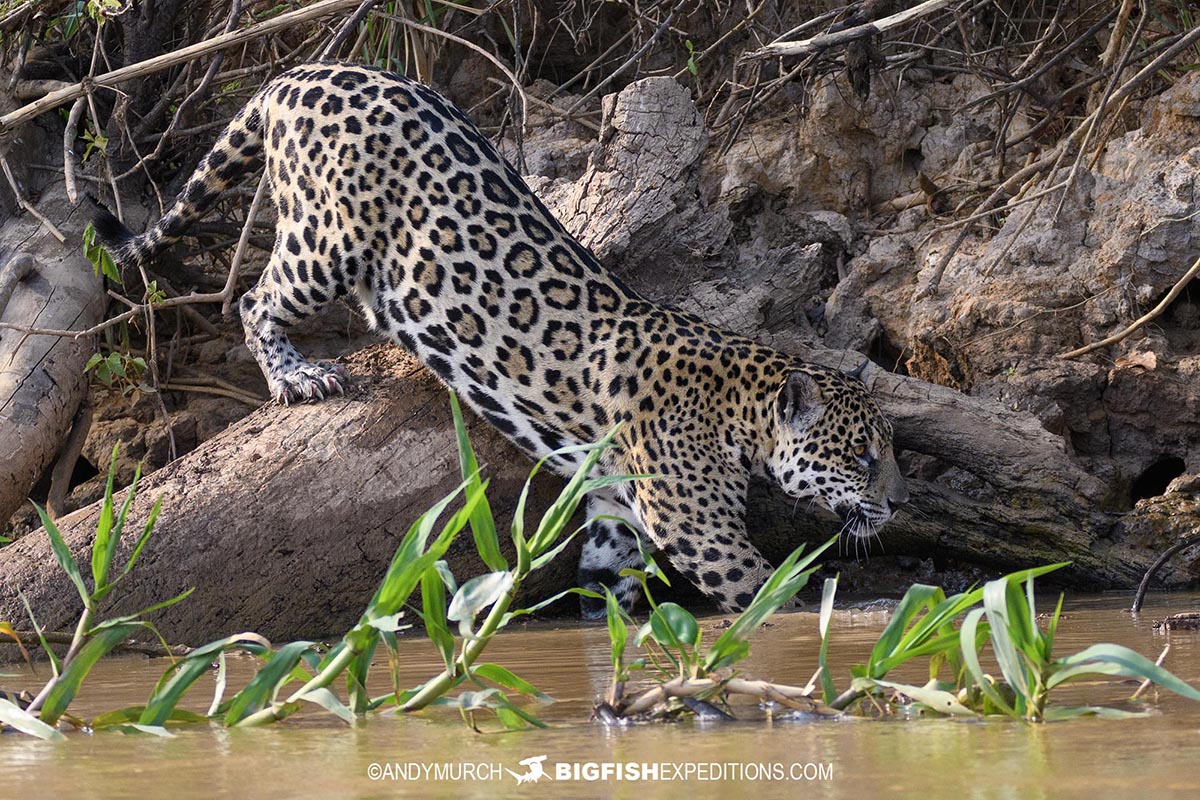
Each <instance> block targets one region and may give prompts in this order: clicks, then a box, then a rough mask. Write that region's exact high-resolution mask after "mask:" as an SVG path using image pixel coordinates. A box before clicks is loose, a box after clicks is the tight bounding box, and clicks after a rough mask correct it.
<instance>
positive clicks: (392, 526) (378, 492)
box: [0, 346, 1198, 644]
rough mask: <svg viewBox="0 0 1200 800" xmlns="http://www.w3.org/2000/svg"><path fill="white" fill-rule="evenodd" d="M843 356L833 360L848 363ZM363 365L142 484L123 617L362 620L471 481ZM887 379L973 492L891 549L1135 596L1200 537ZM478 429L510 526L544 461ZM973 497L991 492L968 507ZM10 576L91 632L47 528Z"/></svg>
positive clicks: (912, 527)
mask: <svg viewBox="0 0 1200 800" xmlns="http://www.w3.org/2000/svg"><path fill="white" fill-rule="evenodd" d="M843 355H844V354H834V353H830V352H825V353H821V354H819V355H818V358H819V359H820V360H822V361H830V362H832V363H837V359H838V358H840V357H842V356H843ZM347 366H348V368H349V370H350V371H351V373H352V374H353V375H354V376H355V378H356V388H355V391H354V392H353V393H352V394H351V396H349V397H347V398H344V399H341V398H339V399H335V400H332V401H327V402H325V403H322V404H317V405H309V406H298V407H292V408H287V409H281V408H278V407H274V406H270V407H266V408H263V409H260V410H259V411H257V412H255V413H254V414H252V415H250V416H249V417H247V418H246V419H244V420H242V421H241V422H239V423H237V424H235V425H233V426H232V427H231V428H229V429H228V430H226V431H225V432H224V433H222V434H221V435H219V436H217V437H216V438H214V439H212V440H210V441H208V442H206V443H205V444H204V445H202V446H201V447H200V448H199V449H198V450H196V451H195V452H193V453H192V454H190V455H188V456H186V457H184V458H182V459H180V460H179V461H176V462H174V463H173V464H171V465H169V466H167V467H165V468H163V469H161V470H159V471H157V472H155V473H154V474H153V475H151V476H150V477H149V478H148V479H147V480H146V481H144V483H143V487H142V489H141V491H140V492H139V495H138V499H137V501H136V503H135V504H134V506H133V510H132V512H131V516H130V520H131V521H132V524H131V526H130V531H129V532H128V533H127V537H126V538H127V541H126V542H125V546H126V547H128V546H129V545H130V544H131V543H132V542H131V540H132V539H133V538H134V537H136V535H137V530H134V528H135V527H136V526H137V524H138V523H140V521H141V520H144V519H145V518H146V516H147V514H148V513H149V510H150V506H151V505H152V504H153V502H154V499H155V498H156V497H157V496H159V495H163V497H164V501H163V511H162V514H161V516H160V517H159V520H158V525H157V530H156V533H155V535H154V538H153V540H152V544H151V545H150V546H149V547H148V548H147V550H146V551H145V553H144V554H143V555H142V558H141V561H140V562H139V566H138V568H137V569H136V570H135V571H134V573H133V574H132V575H131V578H130V579H129V580H128V582H127V584H125V585H123V586H122V591H120V592H118V594H119V595H120V597H119V600H118V601H117V605H116V606H115V607H114V608H113V609H111V611H112V612H113V613H122V612H130V611H133V610H135V609H137V608H140V607H144V606H146V605H150V604H151V603H154V602H157V601H159V600H162V599H164V598H166V597H170V596H172V595H174V594H177V593H179V592H180V591H183V590H184V589H186V588H188V587H195V588H196V592H195V594H193V595H192V597H190V598H189V599H188V600H187V601H186V602H184V603H182V604H180V605H177V606H173V607H171V608H169V609H167V610H166V611H164V612H162V613H161V614H160V615H159V617H158V619H157V620H156V622H157V624H158V625H159V627H160V629H161V630H162V631H163V633H164V635H165V636H166V637H167V638H168V640H170V641H172V642H185V643H193V644H194V643H196V642H199V641H204V640H207V639H211V638H215V637H217V636H220V635H225V634H228V633H230V632H231V631H233V630H234V629H254V630H258V631H260V632H262V633H263V634H264V635H267V636H269V637H272V638H274V637H300V636H310V637H311V636H313V635H318V634H322V633H336V632H337V631H339V630H341V629H343V628H345V627H347V626H349V625H350V624H352V623H353V621H354V619H355V618H356V617H357V615H358V614H359V613H360V612H361V609H362V606H363V604H364V603H365V602H366V600H367V598H368V597H369V596H370V594H371V592H372V591H373V589H374V587H375V584H376V582H377V581H378V579H379V577H380V576H381V575H382V574H383V571H384V569H385V568H386V564H387V562H388V559H389V558H390V556H391V554H392V552H393V550H394V548H395V545H396V544H397V542H398V541H399V538H400V537H401V536H402V535H403V534H404V532H405V531H406V530H407V528H408V526H409V525H410V524H411V522H412V521H413V520H414V519H415V518H416V517H417V516H418V515H419V514H420V513H421V512H422V511H423V510H424V509H425V508H426V507H428V506H429V505H431V504H432V502H433V501H434V500H436V499H437V498H439V497H441V496H442V495H444V494H445V493H446V492H448V491H450V490H451V489H452V488H453V487H454V486H455V485H457V483H458V482H459V479H460V478H459V468H458V463H457V454H456V451H455V445H454V435H453V430H452V426H451V424H450V417H449V406H448V402H447V399H446V393H445V391H444V389H443V388H442V387H441V385H440V384H438V383H437V382H436V381H435V380H434V379H433V378H432V377H431V376H430V375H429V373H427V372H425V371H424V370H423V369H421V367H420V366H419V365H418V364H417V363H416V362H415V361H413V360H412V359H411V358H410V357H409V356H407V355H405V354H403V353H402V352H401V351H399V350H397V349H395V348H393V347H390V346H379V347H374V348H370V349H368V350H366V351H363V352H361V353H359V354H357V355H355V356H353V357H352V358H350V359H349V361H348V364H347ZM876 384H877V385H876V391H878V392H879V394H880V396H881V398H882V399H883V402H884V404H885V408H886V410H887V412H888V413H889V414H890V415H891V416H892V418H893V419H894V420H895V421H896V426H897V438H898V441H899V444H900V446H901V447H902V448H904V449H905V450H909V451H913V452H919V453H930V454H933V455H935V456H936V457H937V458H938V459H940V460H943V461H945V462H946V463H949V464H952V465H953V466H954V468H956V469H958V470H961V475H960V476H959V477H957V478H952V479H946V475H943V476H940V477H939V478H938V479H937V480H933V481H925V480H913V481H911V488H912V494H913V501H912V512H911V513H906V514H902V515H901V516H900V518H898V520H897V521H896V522H894V523H892V524H890V525H889V526H888V527H887V528H886V529H885V530H884V533H883V536H884V541H885V546H886V549H887V551H888V552H889V553H897V552H899V553H911V554H929V553H935V552H941V553H943V554H944V555H948V556H951V557H955V558H961V559H965V560H968V561H974V562H977V563H983V564H987V565H989V566H990V567H1009V566H1011V567H1014V568H1015V567H1019V566H1032V565H1035V564H1041V563H1047V562H1051V561H1061V560H1071V561H1073V562H1074V566H1073V567H1072V568H1071V571H1070V573H1069V575H1070V577H1072V578H1074V579H1075V580H1077V581H1079V582H1084V581H1086V582H1087V584H1088V585H1089V586H1091V587H1093V588H1095V587H1100V586H1129V585H1132V584H1133V583H1135V582H1136V580H1137V578H1138V577H1139V576H1140V575H1141V573H1142V572H1143V571H1144V569H1145V568H1146V567H1147V566H1148V565H1149V564H1150V562H1151V561H1153V558H1154V556H1155V554H1156V552H1157V550H1156V548H1157V545H1158V543H1160V542H1164V541H1167V540H1169V539H1171V538H1172V537H1176V536H1178V535H1181V534H1183V533H1184V532H1185V531H1186V530H1190V529H1191V528H1192V527H1193V525H1192V523H1191V522H1190V521H1189V516H1190V518H1191V519H1192V520H1194V519H1195V515H1196V514H1197V511H1198V509H1197V508H1196V507H1195V501H1194V500H1193V501H1192V506H1191V507H1189V508H1186V509H1185V508H1183V507H1182V506H1183V501H1182V500H1180V499H1178V498H1177V499H1174V500H1167V499H1164V500H1163V501H1162V504H1161V505H1162V507H1161V508H1156V509H1155V511H1156V512H1165V511H1166V510H1167V505H1169V504H1171V503H1174V504H1175V506H1176V507H1175V508H1174V510H1175V511H1176V512H1177V513H1175V514H1174V515H1170V514H1167V513H1161V514H1158V513H1155V514H1149V513H1140V514H1137V515H1132V516H1115V515H1108V514H1104V513H1102V512H1099V511H1096V510H1095V509H1097V508H1098V507H1099V504H1100V503H1101V502H1102V501H1103V495H1104V491H1105V490H1104V486H1103V484H1101V483H1100V482H1099V481H1096V480H1095V479H1094V478H1092V477H1090V476H1089V475H1087V474H1085V473H1083V472H1082V471H1081V470H1080V469H1079V468H1078V467H1076V466H1075V465H1074V464H1073V463H1072V461H1071V460H1070V459H1069V458H1068V457H1067V456H1066V455H1065V454H1064V453H1063V451H1062V446H1061V444H1060V443H1059V442H1058V441H1056V440H1055V438H1054V437H1053V436H1051V435H1050V434H1047V433H1045V432H1044V431H1042V430H1041V428H1040V427H1038V425H1037V423H1036V422H1035V421H1033V419H1032V418H1031V417H1028V416H1026V415H1023V414H1016V413H1011V412H1005V411H1004V409H1002V408H1000V407H998V406H997V405H996V404H993V403H991V402H984V401H977V400H972V399H970V398H967V397H964V396H962V395H960V394H958V393H957V392H955V391H953V390H950V389H944V388H941V387H936V386H930V385H928V384H924V383H922V382H920V381H917V380H915V379H911V378H901V377H896V376H891V375H881V376H879V377H878V378H877V379H876ZM470 431H471V436H472V439H473V441H474V443H475V446H476V448H477V450H478V453H479V457H480V462H481V465H482V467H483V470H484V472H485V473H486V474H487V475H488V476H489V477H490V478H491V491H490V496H491V497H492V498H493V502H494V508H495V511H496V514H497V521H498V524H500V525H501V526H502V530H503V529H506V526H507V524H508V521H509V520H510V519H511V514H512V511H513V503H514V501H515V499H516V498H517V496H518V494H519V491H520V488H521V486H522V484H523V481H524V479H525V475H526V473H527V471H528V469H529V466H530V464H529V461H528V460H527V459H526V458H524V457H523V456H521V455H520V454H519V453H518V452H517V451H516V450H515V449H514V448H513V447H512V446H511V445H510V444H508V442H507V441H506V440H504V439H503V438H502V437H501V436H500V435H499V434H498V433H496V432H495V431H494V430H492V429H491V428H490V427H488V426H487V425H485V424H483V423H480V422H479V421H478V420H474V419H473V420H472V422H471V425H470ZM968 475H976V476H987V478H988V480H987V482H986V483H985V482H984V481H983V480H976V481H974V482H972V481H970V480H969V479H968V477H967V476H968ZM967 484H972V485H973V486H974V487H975V494H976V496H974V497H971V496H967V495H966V494H965V493H964V490H963V489H962V487H963V486H965V485H967ZM556 486H557V481H555V480H554V479H552V478H546V479H544V480H542V481H539V482H537V483H536V489H537V491H536V492H535V497H534V501H535V502H534V508H533V509H531V514H536V513H539V511H540V509H541V508H542V507H544V504H545V503H546V501H547V500H548V499H549V498H551V497H552V496H553V494H554V493H555V491H556ZM956 487H957V488H956ZM980 487H986V488H980ZM1169 497H1174V496H1169ZM98 513H99V509H98V508H97V507H96V506H90V507H88V508H86V509H82V510H80V511H78V512H75V513H74V514H71V515H68V516H67V517H65V518H63V519H62V520H60V528H61V529H62V530H63V533H64V535H65V537H66V539H67V541H68V543H69V544H70V545H71V546H72V549H73V550H75V552H76V557H77V558H83V557H85V553H86V547H87V545H88V543H89V542H90V540H91V536H92V531H93V530H94V529H95V524H96V519H97V516H98ZM749 522H750V528H751V531H752V535H753V537H754V538H755V539H756V542H757V543H758V544H759V545H760V546H761V547H762V548H763V549H764V551H765V552H767V553H768V554H769V555H772V556H774V557H776V558H777V557H778V556H779V554H782V553H785V552H787V551H789V550H791V549H792V548H794V547H795V546H796V545H797V544H798V543H799V542H800V541H803V540H811V541H822V540H824V539H826V538H828V537H829V536H830V535H831V533H832V532H833V531H835V530H836V529H837V523H836V522H835V521H833V520H831V519H828V518H824V517H820V516H810V515H808V514H804V513H801V514H794V513H793V501H791V500H790V499H788V498H786V497H784V496H781V495H780V494H779V493H778V492H777V491H775V490H772V489H770V488H769V487H766V486H763V485H756V486H755V487H754V488H753V490H752V493H751V503H750V511H749ZM1147 544H1153V545H1154V546H1151V547H1147V546H1146V545H1147ZM576 556H577V551H573V552H567V553H564V554H563V556H562V557H561V558H560V559H559V560H558V561H557V562H556V563H555V564H554V566H553V568H548V569H547V570H546V571H544V572H541V573H538V577H539V581H538V583H537V584H536V585H533V586H530V587H529V592H530V597H531V598H540V597H542V596H546V595H548V594H550V593H551V592H554V591H558V590H560V589H563V588H566V587H568V586H570V585H573V581H574V569H575V560H576ZM448 560H449V562H450V566H451V569H452V570H453V571H454V573H455V575H456V576H457V577H458V578H459V579H460V581H461V580H465V579H466V578H468V577H470V576H472V575H475V574H478V573H479V572H481V571H483V570H484V567H483V565H482V563H481V562H480V561H479V560H478V558H477V557H476V556H475V554H474V552H473V543H472V541H471V538H470V536H464V537H462V538H461V539H460V540H459V542H458V543H457V544H456V546H455V548H454V549H453V550H452V551H451V553H450V556H449V559H448ZM0 575H3V576H4V580H3V584H2V585H0V619H5V620H10V621H19V620H23V619H24V616H25V615H24V610H23V607H22V605H21V602H20V600H19V599H18V597H17V596H16V589H17V588H20V589H21V590H22V592H24V594H25V596H26V597H27V598H28V599H29V602H30V603H31V605H32V607H33V608H34V609H35V611H36V613H37V614H38V618H39V622H40V623H41V624H42V625H43V626H45V627H46V628H48V629H60V628H68V627H70V625H71V624H73V621H74V618H75V615H76V614H77V613H78V600H77V598H76V597H75V593H74V591H73V590H72V588H71V585H70V583H69V582H68V580H67V578H66V577H65V576H64V575H62V574H61V573H60V572H59V570H58V569H57V567H56V566H54V560H53V557H52V555H51V552H50V548H49V542H48V539H47V537H46V536H45V534H44V533H41V532H35V533H33V534H31V535H29V536H26V537H24V538H22V539H20V540H18V541H17V542H16V543H14V544H12V545H10V546H8V547H5V548H3V549H2V550H0ZM1169 577H1170V576H1167V578H1168V579H1169ZM563 602H564V606H565V610H567V611H572V610H573V606H571V605H570V601H563Z"/></svg>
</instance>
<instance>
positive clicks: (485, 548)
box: [450, 392, 508, 570]
mask: <svg viewBox="0 0 1200 800" xmlns="http://www.w3.org/2000/svg"><path fill="white" fill-rule="evenodd" d="M450 410H451V412H452V413H453V415H454V436H455V439H456V441H457V442H458V462H459V465H460V466H461V467H462V476H463V480H464V481H467V485H468V488H469V489H478V488H479V485H480V480H479V461H478V460H477V459H476V458H475V450H474V448H472V447H471V440H470V439H469V438H468V437H467V426H466V424H465V423H464V422H463V415H462V408H460V407H459V405H458V396H457V395H455V394H454V392H450ZM471 534H472V536H474V538H475V549H476V550H477V551H478V552H479V557H480V558H482V559H483V563H484V564H486V565H487V568H488V569H490V570H505V569H508V561H506V560H505V558H504V554H503V553H501V552H500V539H499V537H498V536H497V535H496V520H495V519H494V518H493V517H492V508H491V506H490V505H488V502H487V500H486V499H485V500H483V501H482V502H480V504H479V506H478V507H476V509H475V511H474V513H472V514H471Z"/></svg>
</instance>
